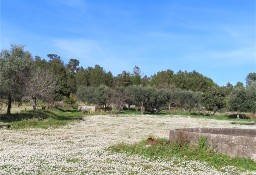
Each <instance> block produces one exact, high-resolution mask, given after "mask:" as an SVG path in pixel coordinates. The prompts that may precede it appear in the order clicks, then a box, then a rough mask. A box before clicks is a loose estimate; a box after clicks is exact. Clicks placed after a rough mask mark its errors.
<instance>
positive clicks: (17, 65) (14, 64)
mask: <svg viewBox="0 0 256 175" xmlns="http://www.w3.org/2000/svg"><path fill="white" fill-rule="evenodd" d="M47 57H48V60H46V59H43V58H41V57H39V56H35V57H32V55H31V54H30V52H29V51H26V50H24V47H23V46H20V45H11V47H10V49H5V50H2V51H1V53H0V99H1V100H2V101H3V100H6V101H7V114H10V113H11V105H12V102H13V101H14V100H15V101H22V100H31V101H32V102H33V108H34V109H36V108H37V101H38V100H39V99H40V100H43V101H48V102H53V101H61V100H63V99H65V100H67V101H75V99H78V100H80V101H83V102H86V103H88V104H95V105H99V106H104V107H112V108H117V109H121V108H123V107H124V106H127V107H128V108H129V107H130V106H131V105H135V106H136V107H137V108H139V110H141V111H143V112H144V111H145V112H151V113H154V112H159V111H160V110H161V109H169V110H170V109H171V107H173V106H176V107H181V108H184V109H187V110H189V111H191V110H192V109H200V110H201V109H203V110H208V111H213V113H214V112H216V111H217V110H219V109H222V108H227V109H228V110H232V111H240V112H253V113H255V111H256V73H255V72H253V73H250V74H248V76H247V77H246V86H244V85H243V83H241V82H238V83H237V84H236V85H235V86H233V85H232V84H230V83H228V84H227V85H226V86H221V87H220V86H218V85H217V84H216V83H214V81H213V80H212V79H210V78H208V77H206V76H204V75H202V74H200V73H198V72H196V71H192V72H187V71H178V72H177V73H174V71H172V70H171V69H168V70H162V71H159V72H157V73H155V74H154V75H152V76H150V77H148V76H146V75H144V76H143V74H142V72H141V70H140V68H139V67H138V66H135V67H134V69H133V70H132V72H129V71H122V72H121V73H120V74H118V75H116V76H114V75H113V74H112V73H111V72H110V71H108V72H107V71H105V70H104V68H103V67H101V66H100V65H95V66H94V67H87V68H84V67H82V66H80V65H79V64H80V62H79V60H77V59H74V58H71V59H70V60H69V62H68V63H67V64H64V62H63V61H62V60H61V57H60V56H59V55H57V54H48V55H47Z"/></svg>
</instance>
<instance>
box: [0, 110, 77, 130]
mask: <svg viewBox="0 0 256 175" xmlns="http://www.w3.org/2000/svg"><path fill="white" fill-rule="evenodd" d="M80 116H81V113H80V112H77V111H76V110H66V109H65V110H64V109H55V110H50V111H49V110H36V111H22V112H21V113H17V114H12V115H9V116H7V115H0V122H4V123H6V122H8V123H10V124H11V129H24V128H45V129H46V128H50V127H53V128H55V127H59V126H63V125H66V124H68V123H69V122H72V121H76V120H77V119H79V118H80Z"/></svg>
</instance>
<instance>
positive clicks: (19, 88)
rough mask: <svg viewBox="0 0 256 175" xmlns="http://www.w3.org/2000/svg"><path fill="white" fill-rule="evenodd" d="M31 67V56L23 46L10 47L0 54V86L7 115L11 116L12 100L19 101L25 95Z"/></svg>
mask: <svg viewBox="0 0 256 175" xmlns="http://www.w3.org/2000/svg"><path fill="white" fill-rule="evenodd" d="M31 65H32V56H31V54H30V53H29V52H28V51H25V50H24V47H23V46H20V45H11V48H10V50H3V51H2V52H1V53H0V83H1V84H0V86H1V89H2V93H3V94H4V95H5V96H6V97H7V101H8V102H7V114H11V106H12V100H13V98H15V99H21V97H22V96H23V95H24V93H25V87H26V80H27V79H28V77H29V76H30V69H31Z"/></svg>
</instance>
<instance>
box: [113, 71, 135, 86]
mask: <svg viewBox="0 0 256 175" xmlns="http://www.w3.org/2000/svg"><path fill="white" fill-rule="evenodd" d="M131 84H132V81H131V74H130V73H129V72H126V71H123V72H122V73H121V74H118V75H117V76H116V77H115V78H114V86H115V87H122V86H123V87H127V86H130V85H131Z"/></svg>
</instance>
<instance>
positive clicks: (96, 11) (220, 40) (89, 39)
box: [0, 0, 256, 85]
mask: <svg viewBox="0 0 256 175" xmlns="http://www.w3.org/2000/svg"><path fill="white" fill-rule="evenodd" d="M0 10H1V16H0V18H1V21H0V22H1V32H0V38H1V39H0V42H1V43H0V49H1V50H2V49H9V48H10V44H22V45H25V49H26V50H29V51H30V52H31V53H32V55H33V56H36V55H38V56H40V57H42V58H45V59H47V56H46V55H47V54H48V53H56V54H58V55H60V56H61V57H62V59H63V60H64V62H65V63H67V62H68V60H69V59H70V58H76V59H78V60H79V61H80V65H81V66H83V67H88V66H94V65H95V64H99V65H101V66H102V67H104V69H105V70H107V71H111V72H112V73H113V74H114V75H116V74H118V73H121V72H122V71H123V70H126V71H130V72H131V71H132V69H133V67H134V66H135V65H137V66H139V67H140V69H141V71H142V73H143V74H144V75H148V76H151V75H153V74H154V73H156V72H158V71H161V70H166V69H172V70H174V72H177V71H178V70H187V71H193V70H196V71H198V72H200V73H202V74H204V75H205V76H207V77H210V78H212V79H213V80H214V81H215V82H216V83H218V84H219V85H225V84H226V83H228V82H230V83H232V84H233V85H235V84H236V83H237V82H238V81H241V82H243V83H245V77H246V76H247V75H248V74H249V73H250V72H256V0H159V1H156V0H0Z"/></svg>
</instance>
